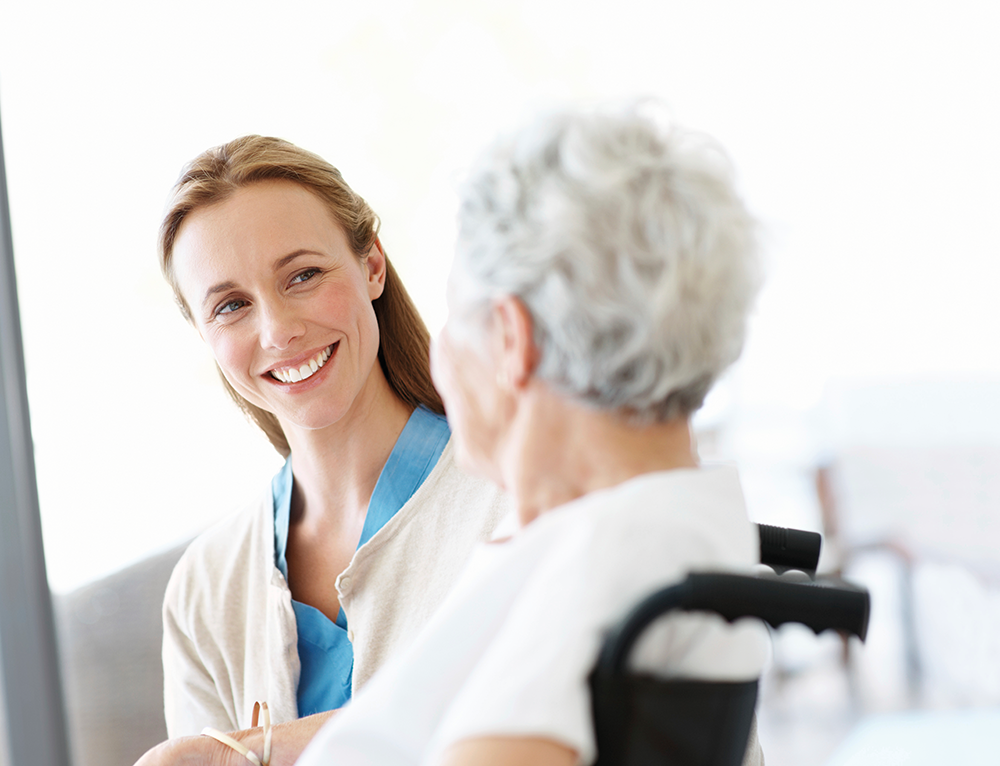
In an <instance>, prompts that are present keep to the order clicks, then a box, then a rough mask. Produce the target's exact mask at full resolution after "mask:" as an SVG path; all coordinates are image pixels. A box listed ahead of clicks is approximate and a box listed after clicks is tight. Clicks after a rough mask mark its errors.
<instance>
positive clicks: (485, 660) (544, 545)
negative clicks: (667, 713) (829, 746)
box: [300, 110, 766, 766]
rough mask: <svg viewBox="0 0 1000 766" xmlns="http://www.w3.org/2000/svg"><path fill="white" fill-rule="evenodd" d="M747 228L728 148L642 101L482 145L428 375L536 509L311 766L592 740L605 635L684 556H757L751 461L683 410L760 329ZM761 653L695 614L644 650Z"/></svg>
mask: <svg viewBox="0 0 1000 766" xmlns="http://www.w3.org/2000/svg"><path fill="white" fill-rule="evenodd" d="M753 232H754V223H753V221H752V220H751V217H750V216H749V215H748V213H747V211H746V209H745V207H744V205H743V204H742V203H741V201H740V199H739V197H738V196H737V194H736V192H735V190H734V187H733V183H732V180H731V177H730V171H729V169H728V167H727V163H726V162H725V160H724V158H723V156H722V155H721V154H720V152H719V151H718V150H717V149H715V148H713V147H712V146H711V144H709V143H708V142H707V141H705V140H703V139H700V138H698V137H695V136H692V135H690V134H686V133H682V132H680V131H678V130H665V129H661V128H659V127H658V126H657V124H656V123H655V122H654V121H652V120H651V119H649V118H647V117H645V116H643V114H642V113H641V110H629V111H624V112H614V111H597V112H587V113H582V112H581V113H568V114H560V115H556V116H551V117H548V118H547V119H544V120H542V121H541V122H539V123H537V124H535V125H533V126H532V127H530V128H529V129H527V130H525V131H523V132H521V133H519V134H516V135H514V136H513V137H512V138H509V139H507V140H504V141H501V142H500V143H498V144H497V145H496V146H494V147H493V148H492V150H490V151H489V152H488V153H487V154H486V155H485V157H484V159H483V160H482V162H481V164H479V166H478V167H477V168H476V169H475V170H474V172H473V174H472V177H471V180H470V181H469V182H468V185H467V187H466V188H465V191H464V199H463V203H462V207H461V214H460V236H459V242H458V250H457V256H456V259H455V264H454V268H453V272H452V276H451V282H450V316H449V319H448V322H447V325H446V327H445V328H444V330H443V331H442V333H441V336H440V338H439V340H438V342H437V343H436V345H435V347H434V349H433V352H432V371H433V374H434V380H435V383H436V384H437V386H438V387H439V389H440V391H441V393H442V395H443V398H444V401H445V403H446V406H447V410H448V419H449V422H450V423H451V425H452V428H453V433H454V434H455V439H456V442H457V448H458V459H459V462H460V464H462V465H464V466H466V467H467V468H468V469H470V470H471V471H474V472H477V473H479V474H482V475H484V476H487V477H489V478H490V479H492V480H493V481H495V482H496V483H497V484H499V485H500V486H502V487H503V488H504V489H505V490H507V491H508V492H509V493H510V494H511V495H512V496H513V497H514V498H515V500H516V504H517V509H518V519H519V522H520V523H519V528H517V529H516V530H515V531H513V533H512V534H511V535H510V537H509V538H507V539H499V538H498V539H497V540H495V541H493V542H490V543H486V544H483V545H481V546H480V548H479V549H478V551H477V552H476V554H475V556H474V557H473V559H472V560H471V561H470V563H469V566H468V567H467V568H466V570H465V571H464V572H463V574H462V576H461V577H460V579H459V581H458V584H457V585H456V587H455V589H454V590H453V591H452V592H451V594H450V595H449V597H448V599H447V600H446V601H445V602H444V604H443V605H442V607H441V608H440V609H439V611H438V612H437V613H436V614H435V617H434V619H433V620H432V621H431V622H430V623H429V624H428V626H427V627H426V629H425V630H424V631H423V633H422V634H421V637H420V639H418V641H417V642H415V644H414V645H413V646H412V647H410V649H408V650H407V651H405V652H403V653H402V654H400V655H399V656H398V657H397V658H396V659H394V660H393V661H391V662H390V663H388V664H387V665H386V666H385V667H384V668H383V669H382V670H381V671H380V672H379V673H378V674H376V676H375V678H373V680H372V682H371V683H370V684H369V686H368V687H367V688H366V689H365V690H364V691H363V692H362V693H361V694H360V695H359V696H358V697H357V698H356V699H355V700H354V701H352V703H351V704H350V705H349V706H348V707H347V709H346V710H344V711H342V712H341V713H340V714H339V715H337V716H335V717H334V718H333V720H332V721H330V722H329V723H327V724H326V726H325V727H324V729H323V730H321V732H320V733H319V734H318V735H317V737H316V738H315V739H314V740H313V742H312V744H311V745H310V746H309V748H308V749H307V750H306V752H305V753H304V755H303V757H302V759H301V761H300V763H301V766H318V765H319V764H336V765H337V766H350V765H351V764H417V763H433V764H449V765H458V764H470V765H471V764H477V765H480V766H481V765H482V764H520V765H522V766H523V764H552V765H553V766H554V765H556V764H565V765H566V766H569V765H570V764H577V763H582V764H587V763H591V762H592V761H593V760H594V758H595V743H594V734H593V728H592V723H591V719H590V705H589V700H588V692H587V676H588V674H589V672H590V670H591V668H592V667H593V664H594V661H595V659H596V657H597V653H598V648H599V646H600V643H601V638H602V634H603V632H604V631H605V630H606V629H607V628H608V627H609V626H610V625H612V624H614V623H615V622H616V621H617V620H619V619H620V618H621V617H622V615H623V614H624V612H625V611H626V610H627V609H628V608H629V607H630V606H631V605H633V604H634V603H635V602H636V601H638V600H639V599H640V598H641V597H642V596H644V595H646V594H647V593H649V592H650V591H652V590H654V589H656V588H658V587H660V586H662V585H664V584H666V583H669V582H671V581H673V580H676V579H677V578H679V577H681V576H682V575H683V574H685V573H686V572H687V571H689V570H692V569H704V568H711V569H725V568H736V569H742V568H747V567H750V566H751V565H752V564H754V563H755V561H756V548H755V536H754V533H753V529H752V526H751V524H750V522H749V520H748V518H747V513H746V510H745V508H744V503H743V499H742V495H741V491H740V485H739V481H738V479H737V476H736V474H735V472H734V470H733V469H731V468H726V467H704V466H700V465H699V462H698V457H697V453H696V449H695V445H694V444H693V442H692V436H691V428H690V418H691V415H692V413H693V412H695V411H696V410H697V409H698V407H699V406H701V404H702V401H703V399H704V398H705V395H706V394H707V393H708V391H709V389H710V388H711V386H712V384H713V382H714V381H715V380H716V379H717V378H718V376H719V375H720V374H721V373H722V371H723V370H725V369H726V367H727V366H728V365H730V364H731V363H732V362H733V361H734V360H735V359H736V358H737V356H738V355H739V353H740V349H741V346H742V344H743V337H744V331H745V324H746V317H747V314H748V311H749V309H750V307H751V303H752V300H753V298H754V295H755V292H756V289H757V283H758V269H757V262H756V259H755V257H754V251H755V248H754V235H753ZM765 650H766V638H765V637H764V635H763V630H762V628H760V627H759V626H756V625H747V624H741V625H738V626H735V627H733V626H728V625H726V624H724V623H723V622H722V621H721V620H719V619H717V618H714V617H708V616H694V615H691V616H686V617H683V618H674V619H671V620H665V621H663V622H662V623H660V624H659V626H658V627H657V629H656V630H655V631H654V633H653V634H652V635H650V636H648V637H646V638H644V641H643V643H642V644H641V646H640V650H639V652H638V656H637V657H636V658H635V662H636V664H637V665H638V666H639V667H640V668H643V669H647V670H651V671H653V672H658V673H662V674H667V675H673V676H690V677H697V678H711V679H745V678H752V677H755V676H756V675H758V674H759V671H760V669H761V666H762V663H763V661H764V655H765ZM760 758H761V754H760V748H759V745H758V744H757V741H756V737H755V736H754V737H753V738H752V739H751V743H750V745H749V746H748V750H747V754H746V761H747V762H748V763H755V762H759V760H760Z"/></svg>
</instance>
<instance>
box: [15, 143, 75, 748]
mask: <svg viewBox="0 0 1000 766" xmlns="http://www.w3.org/2000/svg"><path fill="white" fill-rule="evenodd" d="M0 666H2V676H3V690H4V702H5V704H4V708H5V712H6V714H7V737H8V742H7V746H8V747H7V750H8V753H9V755H10V759H11V760H10V762H11V766H69V763H70V759H69V743H68V737H67V734H66V712H65V707H64V703H63V695H62V683H61V679H60V675H59V661H58V648H57V646H56V637H55V621H54V619H53V615H52V598H51V594H50V593H49V584H48V578H47V575H46V571H45V554H44V552H43V548H42V524H41V518H40V516H39V510H38V487H37V485H36V484H35V458H34V448H33V445H32V440H31V424H30V419H29V416H28V394H27V389H26V384H25V371H24V347H23V344H22V340H21V321H20V316H19V311H18V301H17V282H16V279H15V274H14V248H13V239H12V236H11V227H10V205H9V203H8V197H7V168H6V163H5V161H4V151H3V134H2V131H0Z"/></svg>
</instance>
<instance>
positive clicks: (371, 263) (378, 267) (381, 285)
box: [365, 237, 388, 300]
mask: <svg viewBox="0 0 1000 766" xmlns="http://www.w3.org/2000/svg"><path fill="white" fill-rule="evenodd" d="M365 266H366V268H367V271H366V273H367V279H368V296H369V298H370V299H371V300H375V299H376V298H378V297H379V296H381V295H382V291H383V290H384V289H385V275H386V271H387V270H388V267H387V262H386V259H385V250H383V249H382V243H381V242H380V241H379V238H378V237H375V242H374V243H372V246H371V247H370V248H369V250H368V255H366V256H365Z"/></svg>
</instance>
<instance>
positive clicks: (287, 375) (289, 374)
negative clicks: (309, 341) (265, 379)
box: [266, 341, 340, 383]
mask: <svg viewBox="0 0 1000 766" xmlns="http://www.w3.org/2000/svg"><path fill="white" fill-rule="evenodd" d="M339 343H340V341H337V343H334V344H333V345H330V346H327V347H326V348H324V349H323V350H322V351H320V352H319V353H318V354H316V355H314V356H313V357H312V358H310V359H308V360H307V361H305V362H303V363H302V364H293V365H291V366H282V367H273V368H272V369H270V370H268V371H267V373H266V375H269V376H270V377H272V378H273V379H274V380H277V381H279V382H280V383H299V382H301V381H304V380H308V379H309V378H311V377H312V376H313V375H314V374H316V373H317V372H319V371H320V370H321V369H323V366H324V365H325V364H326V362H327V360H328V359H329V358H330V356H331V355H332V354H333V352H334V351H336V349H337V346H338V345H339Z"/></svg>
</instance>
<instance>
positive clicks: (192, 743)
mask: <svg viewBox="0 0 1000 766" xmlns="http://www.w3.org/2000/svg"><path fill="white" fill-rule="evenodd" d="M336 712H337V711H336V710H331V711H329V712H327V713H317V714H316V715H311V716H308V717H306V718H299V719H298V720H295V721H288V722H287V723H279V724H276V725H275V726H273V727H272V728H271V762H270V766H292V764H294V763H295V761H296V760H298V757H299V756H300V755H301V754H302V751H303V750H305V748H306V745H308V744H309V741H310V740H311V739H312V738H313V736H314V735H315V734H316V732H317V731H319V730H320V728H321V727H322V726H323V724H324V723H326V722H327V721H328V720H329V719H330V716H332V715H333V714H334V713H336ZM229 736H230V737H232V738H233V739H235V740H237V741H239V742H242V743H243V744H244V745H246V746H247V747H248V748H250V750H252V751H253V752H254V753H256V754H257V757H258V758H259V757H260V756H261V755H262V754H263V752H264V730H263V729H262V728H261V727H260V726H258V727H257V728H255V729H244V730H243V731H234V732H230V733H229ZM249 763H250V762H249V761H248V760H247V759H246V758H245V757H243V756H242V755H241V754H240V753H238V752H236V751H235V750H233V749H232V748H231V747H228V746H226V745H223V744H222V743H221V742H219V741H217V740H214V739H212V738H211V737H178V738H176V739H169V740H167V741H166V742H163V743H161V744H159V745H157V746H156V747H154V748H153V749H152V750H149V751H148V752H147V753H146V754H145V755H144V756H142V758H140V759H139V760H138V761H137V762H136V764H135V766H247V764H249Z"/></svg>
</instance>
